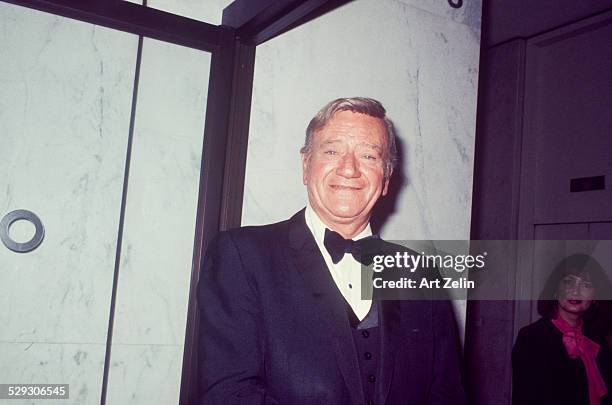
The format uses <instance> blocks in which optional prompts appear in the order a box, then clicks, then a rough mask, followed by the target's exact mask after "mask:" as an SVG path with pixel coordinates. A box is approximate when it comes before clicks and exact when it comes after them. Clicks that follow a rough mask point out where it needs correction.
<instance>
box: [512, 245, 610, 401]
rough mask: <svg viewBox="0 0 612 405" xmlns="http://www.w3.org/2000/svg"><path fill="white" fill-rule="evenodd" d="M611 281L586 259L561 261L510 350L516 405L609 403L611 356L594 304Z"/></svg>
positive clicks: (576, 257)
mask: <svg viewBox="0 0 612 405" xmlns="http://www.w3.org/2000/svg"><path fill="white" fill-rule="evenodd" d="M610 290H611V289H610V281H609V280H608V278H607V277H606V275H605V272H604V270H603V269H602V268H601V266H600V265H599V263H598V262H597V261H596V260H595V259H593V258H592V257H590V256H588V255H582V254H578V255H572V256H569V257H567V258H565V259H564V260H562V261H561V262H560V263H559V264H558V265H557V267H556V268H555V270H554V271H553V273H552V275H551V276H550V278H549V279H548V281H547V283H546V286H545V287H544V290H543V291H542V294H541V295H540V299H539V301H538V312H539V313H540V315H542V318H541V319H540V320H538V321H537V322H535V323H532V324H531V325H528V326H526V327H524V328H522V329H521V330H520V332H519V334H518V337H517V339H516V343H515V344H514V348H513V350H512V375H513V387H512V403H513V404H514V405H523V404H533V405H535V404H538V405H548V404H550V405H553V404H554V405H610V404H612V395H611V394H610V393H609V391H610V390H611V389H612V354H611V352H610V349H609V347H608V346H607V344H606V343H605V338H604V336H603V333H602V332H603V330H602V328H601V326H602V325H603V324H604V323H605V322H607V321H608V320H607V319H604V320H603V322H602V320H601V319H600V317H599V311H598V307H599V304H598V302H597V300H601V299H602V298H608V299H609V297H610V292H611V291H610Z"/></svg>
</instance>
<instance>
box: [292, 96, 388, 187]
mask: <svg viewBox="0 0 612 405" xmlns="http://www.w3.org/2000/svg"><path fill="white" fill-rule="evenodd" d="M340 111H352V112H354V113H360V114H365V115H369V116H370V117H374V118H378V119H380V120H382V121H383V122H384V123H385V129H386V131H385V135H386V140H387V142H386V144H387V148H386V150H385V151H383V160H384V163H385V167H384V173H385V180H388V179H389V177H390V176H391V171H392V170H393V168H394V167H395V165H396V164H397V146H396V144H395V130H394V129H393V122H391V120H390V119H389V118H387V116H386V114H387V111H386V110H385V108H384V107H383V106H382V104H381V103H380V102H379V101H376V100H374V99H372V98H366V97H351V98H339V99H336V100H334V101H332V102H330V103H328V104H327V105H325V107H323V108H321V110H319V112H318V113H317V115H315V116H314V118H313V119H312V120H310V123H309V124H308V128H306V139H305V141H304V146H303V147H302V148H301V149H300V152H301V153H303V154H306V155H308V154H309V153H310V152H311V147H312V138H313V136H314V134H316V133H317V132H318V131H320V130H321V129H323V127H325V125H327V123H328V122H329V120H330V119H332V117H333V116H334V115H335V114H336V113H339V112H340Z"/></svg>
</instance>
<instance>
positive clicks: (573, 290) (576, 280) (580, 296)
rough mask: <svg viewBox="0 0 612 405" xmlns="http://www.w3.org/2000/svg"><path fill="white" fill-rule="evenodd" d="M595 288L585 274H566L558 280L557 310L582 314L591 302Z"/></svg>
mask: <svg viewBox="0 0 612 405" xmlns="http://www.w3.org/2000/svg"><path fill="white" fill-rule="evenodd" d="M594 295H595V289H594V287H593V283H592V282H591V280H590V279H589V277H587V276H580V275H573V274H568V275H566V276H565V277H563V278H562V279H561V281H559V285H558V288H557V297H558V301H559V310H560V311H565V312H568V313H571V314H575V315H583V314H584V312H586V310H588V309H589V307H590V306H591V304H592V303H593V296H594Z"/></svg>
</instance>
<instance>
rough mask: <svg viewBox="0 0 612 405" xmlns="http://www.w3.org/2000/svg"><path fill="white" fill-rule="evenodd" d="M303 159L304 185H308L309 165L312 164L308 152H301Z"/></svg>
mask: <svg viewBox="0 0 612 405" xmlns="http://www.w3.org/2000/svg"><path fill="white" fill-rule="evenodd" d="M300 156H301V157H302V184H304V185H307V184H308V176H307V174H308V164H309V163H310V155H309V154H308V153H306V152H300Z"/></svg>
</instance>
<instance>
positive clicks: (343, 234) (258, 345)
mask: <svg viewBox="0 0 612 405" xmlns="http://www.w3.org/2000/svg"><path fill="white" fill-rule="evenodd" d="M385 114H386V112H385V109H384V108H383V106H382V105H381V104H380V103H379V102H378V101H375V100H372V99H368V98H359V97H357V98H347V99H338V100H335V101H332V102H331V103H329V104H327V105H326V106H325V107H323V109H321V111H319V112H318V113H317V115H316V116H315V117H314V118H313V119H312V121H311V122H310V124H309V125H308V129H307V130H306V142H305V145H304V147H303V148H302V150H301V158H302V166H303V181H304V184H305V185H306V187H307V190H308V205H307V206H306V208H305V209H303V210H301V211H300V212H298V213H297V214H295V215H294V216H293V217H292V218H290V219H289V220H286V221H283V222H279V223H276V224H272V225H265V226H258V227H244V228H240V229H235V230H231V231H228V232H223V233H221V234H219V235H218V236H217V237H216V238H215V240H214V241H213V242H212V243H211V244H210V246H209V248H208V251H207V257H206V260H205V264H204V266H203V269H202V273H201V277H200V282H199V287H198V305H199V309H200V314H201V324H200V331H201V332H200V337H199V345H200V359H199V361H200V379H199V381H200V388H201V389H202V394H201V400H200V401H201V402H200V403H201V404H224V405H225V404H283V405H285V404H330V405H342V404H392V405H395V404H449V405H451V404H452V405H457V404H463V403H464V402H465V398H464V392H463V389H462V386H461V382H460V374H459V354H458V342H457V333H456V329H455V323H454V319H453V314H452V309H451V306H450V304H449V303H448V302H447V301H434V300H420V301H415V300H404V301H392V300H387V301H372V300H368V299H362V296H361V288H360V285H361V283H360V278H361V264H360V263H359V262H358V261H357V260H356V259H355V257H353V255H352V254H351V253H352V246H353V245H354V244H355V243H356V242H354V241H353V240H355V241H356V240H360V239H363V238H368V237H372V236H371V235H372V231H371V229H370V225H369V221H370V216H371V214H372V209H373V208H374V206H375V204H376V202H377V201H378V199H379V198H380V197H381V196H384V195H386V193H387V188H388V185H389V178H390V176H391V175H392V173H393V167H394V163H395V160H396V147H395V135H394V133H393V127H392V124H391V121H390V120H389V119H388V118H387V117H386V115H385ZM356 256H357V255H356Z"/></svg>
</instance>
